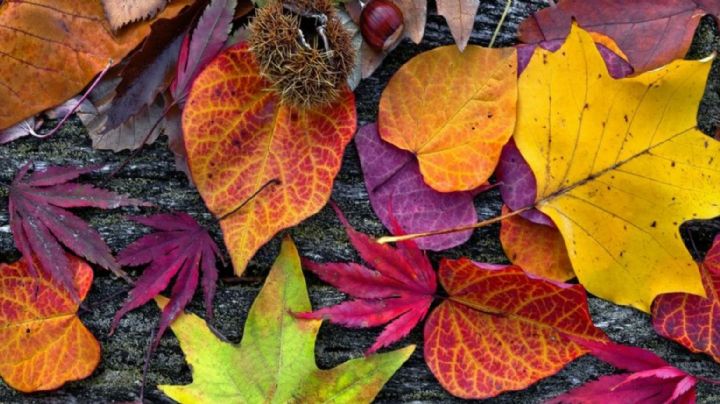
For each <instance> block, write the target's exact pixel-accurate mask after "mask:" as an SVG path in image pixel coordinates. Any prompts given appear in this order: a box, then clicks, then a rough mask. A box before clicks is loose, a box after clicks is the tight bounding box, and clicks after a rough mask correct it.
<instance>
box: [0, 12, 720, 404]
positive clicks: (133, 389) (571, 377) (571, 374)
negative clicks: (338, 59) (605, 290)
mask: <svg viewBox="0 0 720 404" xmlns="http://www.w3.org/2000/svg"><path fill="white" fill-rule="evenodd" d="M481 3H482V4H481V6H480V10H479V12H478V16H477V18H476V24H475V30H474V33H473V36H472V39H471V43H476V44H487V43H488V42H489V40H490V37H491V35H492V32H493V30H494V29H495V26H496V24H497V21H498V20H499V17H500V14H501V12H502V8H503V7H504V4H505V2H504V1H503V0H492V1H491V0H483V1H482V2H481ZM544 4H545V1H541V0H522V1H520V0H518V1H515V2H514V4H513V8H512V11H511V13H510V15H509V16H508V18H507V20H506V23H505V25H504V26H503V29H502V30H501V33H500V36H499V39H498V45H510V44H512V43H514V37H515V29H516V26H517V24H518V23H519V21H521V20H522V18H524V17H525V16H527V15H529V14H530V13H532V12H533V11H534V10H536V9H538V8H540V7H542V6H543V5H544ZM434 8H435V7H434V5H433V4H431V15H430V16H429V18H428V23H427V30H426V33H425V38H424V40H423V42H422V43H421V44H420V45H414V44H411V43H409V42H405V43H403V44H402V45H401V46H400V47H399V48H398V49H396V50H395V51H394V52H393V53H392V54H391V55H390V56H389V57H388V58H387V59H386V61H385V64H384V65H383V66H382V67H381V69H379V70H378V71H377V72H376V73H375V74H374V75H373V76H372V77H371V78H369V79H368V80H365V81H364V82H363V83H362V84H361V86H360V87H359V88H358V89H357V92H356V94H357V101H358V112H359V120H360V122H361V123H366V122H370V121H373V120H375V116H376V114H377V103H378V100H379V98H380V94H381V92H382V89H383V88H384V87H385V85H386V84H387V81H388V80H389V78H390V77H391V76H392V74H393V73H394V72H395V71H396V70H397V69H398V68H399V67H400V66H401V65H402V64H403V63H405V62H406V61H407V60H409V59H410V58H411V57H412V56H414V55H416V54H418V53H420V52H422V51H424V50H428V49H432V48H434V47H436V46H439V45H445V44H451V43H452V38H451V37H450V33H449V30H448V28H447V26H446V24H445V21H444V20H443V18H441V17H439V16H437V15H436V13H435V11H434ZM717 43H718V35H717V31H716V29H715V28H714V25H713V23H712V21H711V20H710V19H706V20H705V21H704V23H703V25H702V27H701V29H700V31H699V33H698V35H697V36H696V41H695V44H694V48H693V52H691V53H692V55H694V56H702V55H705V54H707V53H708V52H710V51H712V50H713V49H715V48H716V46H717ZM438 79H442V78H441V77H439V78H438ZM718 98H719V97H718V69H717V66H715V67H714V69H713V74H712V80H711V82H710V84H709V88H708V91H707V94H706V99H705V101H704V103H703V105H702V108H701V113H700V116H699V120H700V125H701V128H702V129H703V130H705V131H706V132H708V133H711V132H712V131H713V130H714V126H715V125H716V121H717V118H716V117H718V116H720V108H719V107H718V106H719V105H720V103H719V102H718ZM126 156H127V153H121V154H113V153H110V152H103V151H96V150H93V149H92V148H91V147H90V141H89V139H88V138H87V136H86V134H85V131H84V129H83V128H82V127H81V126H80V125H79V123H78V121H77V120H75V121H72V122H71V123H70V124H69V125H67V126H66V127H65V128H64V129H63V130H62V131H61V133H60V134H58V135H57V136H55V137H53V138H51V139H47V140H38V139H33V138H28V139H23V140H20V141H17V142H15V143H13V144H11V145H8V146H2V147H0V262H9V261H11V260H14V259H16V258H17V256H18V255H17V252H16V251H15V250H14V248H13V244H12V237H11V235H10V233H9V229H7V226H6V225H7V221H8V217H7V201H6V196H7V184H8V183H9V182H10V180H11V179H12V177H13V175H14V173H15V171H16V170H17V169H18V168H19V167H20V166H21V165H22V164H24V163H25V162H27V161H34V162H36V163H37V164H39V165H42V164H76V165H85V164H90V163H100V162H102V163H117V162H119V161H122V160H123V159H124V158H125V157H126ZM90 181H91V182H94V183H98V184H99V183H101V182H103V181H104V178H103V174H102V173H101V174H97V175H93V176H91V177H90ZM105 186H107V187H109V188H111V189H113V190H116V191H119V192H126V193H129V194H131V195H132V196H135V197H139V198H143V199H145V200H148V201H150V202H153V203H154V204H156V205H157V206H158V207H159V209H160V210H180V211H185V212H188V213H190V214H192V215H193V216H195V217H196V218H198V219H199V220H200V221H201V222H202V223H203V224H205V225H207V226H208V227H209V228H211V229H212V232H213V233H214V235H215V236H216V239H218V240H220V239H221V237H220V231H219V228H218V226H217V225H216V223H215V222H214V220H213V218H212V217H211V215H210V214H209V213H208V212H207V210H206V209H205V207H204V205H203V204H202V200H201V199H200V197H199V196H198V194H197V192H196V191H195V190H194V189H193V188H191V187H189V186H188V184H187V181H186V179H185V178H184V176H183V175H182V174H180V173H177V172H175V171H174V167H173V159H172V156H171V155H170V153H169V152H168V151H167V149H166V147H165V144H164V142H160V143H158V144H156V145H153V146H151V147H149V148H147V150H145V151H144V152H143V153H142V155H141V156H140V157H138V158H137V159H135V160H134V161H133V162H132V164H131V165H130V166H129V167H128V168H127V169H126V170H125V171H124V172H123V173H122V174H121V175H120V176H118V177H117V178H114V179H112V180H110V181H108V182H107V183H106V184H105ZM333 198H334V199H335V200H336V201H337V202H338V204H339V205H340V206H341V207H342V208H343V210H344V211H345V212H346V214H347V216H348V217H349V219H350V221H351V222H352V223H353V225H354V226H356V227H357V228H359V229H360V230H362V231H365V232H368V233H371V234H375V235H380V234H383V233H384V229H383V227H382V225H381V224H380V223H379V221H378V220H377V218H376V217H375V215H374V214H373V212H372V210H371V208H370V204H369V202H368V200H367V193H366V191H365V188H364V186H363V182H362V177H361V172H360V165H359V162H358V159H357V153H356V151H355V149H354V147H353V146H352V145H351V146H350V147H349V148H348V150H347V152H346V153H345V159H344V162H343V167H342V170H341V172H340V175H339V176H338V178H337V180H336V182H335V186H334V190H333ZM476 207H477V210H478V212H479V214H480V215H481V216H482V217H490V216H494V215H496V214H497V213H498V212H499V208H500V201H499V197H498V194H497V193H496V192H489V193H487V194H484V195H482V196H480V197H479V198H478V199H477V201H476ZM151 211H152V210H148V209H144V210H139V209H132V208H130V209H119V210H115V211H110V212H105V211H99V210H85V211H81V212H80V215H81V216H82V217H83V218H85V219H87V220H89V221H90V223H91V224H92V225H93V226H95V227H96V228H97V229H98V230H99V231H100V232H101V233H102V235H103V237H105V239H106V240H107V242H108V244H109V245H110V246H111V247H112V248H113V250H114V251H118V250H119V249H121V248H123V247H124V246H125V245H127V244H128V243H130V242H131V241H133V240H135V239H136V238H137V237H138V236H139V235H141V234H142V233H143V232H144V231H145V230H144V229H142V228H141V227H139V226H136V225H134V224H132V223H130V222H128V221H126V220H124V215H126V214H136V213H141V212H142V213H150V212H151ZM717 229H718V222H706V223H702V224H700V223H696V224H690V225H686V226H685V227H684V230H683V231H684V234H685V235H686V239H688V237H687V235H688V234H692V239H693V241H694V242H695V244H696V245H697V248H698V249H699V250H700V251H704V250H705V249H706V248H707V246H708V245H709V243H710V242H711V240H712V235H713V234H714V233H715V232H716V231H717ZM288 232H289V233H290V234H292V235H293V237H294V239H295V240H296V242H297V244H298V246H299V249H300V251H301V253H302V254H304V255H306V256H308V257H310V258H313V259H317V260H323V261H350V260H357V259H358V257H357V255H356V254H355V253H354V251H353V250H352V249H351V248H350V246H349V245H348V243H347V239H346V237H345V235H344V232H343V230H342V229H341V228H340V226H339V223H338V222H337V220H336V219H335V217H334V215H333V214H332V213H331V212H330V210H329V209H327V208H326V209H324V210H323V211H322V212H321V213H319V214H318V215H316V216H315V217H312V218H310V219H308V220H306V221H305V222H304V223H302V224H301V225H300V226H298V227H296V228H294V229H291V230H289V231H288ZM497 236H498V228H497V226H491V227H488V228H484V229H480V230H478V231H477V232H476V233H475V235H474V236H473V238H472V239H471V240H470V241H469V242H468V243H466V244H465V245H463V246H461V247H459V248H456V249H453V250H451V251H448V252H446V253H444V254H443V255H444V256H451V257H460V256H468V257H471V258H473V259H475V260H478V261H486V262H495V263H502V262H506V258H505V257H504V255H503V253H502V249H501V248H500V245H499V241H498V237H497ZM278 245H279V243H278V238H277V237H276V239H275V240H273V241H272V242H271V243H269V244H268V246H266V247H264V248H263V249H262V250H261V251H260V252H259V253H258V255H257V256H256V257H255V259H254V260H253V261H252V263H251V264H250V266H249V268H248V270H247V272H246V275H245V277H244V278H246V279H244V280H243V282H241V283H240V284H236V285H234V286H228V285H221V286H220V288H219V291H218V295H217V297H216V313H215V315H216V320H215V323H214V324H215V326H216V327H217V328H218V329H219V330H220V331H221V332H222V333H223V334H225V335H226V336H227V337H228V338H229V339H230V340H232V341H234V342H237V341H239V340H240V338H241V334H242V325H243V323H244V320H245V316H246V315H247V310H248V308H249V306H250V303H251V302H252V300H253V299H254V298H255V296H256V294H257V292H258V290H259V287H260V286H261V284H262V280H263V277H264V276H265V274H266V273H267V271H268V269H269V267H270V265H271V263H272V261H273V260H274V258H275V255H276V253H277V250H278ZM438 257H439V255H438V254H433V255H432V258H433V259H434V260H437V258H438ZM231 273H232V270H231V269H230V268H224V269H223V274H224V275H225V276H230V275H231ZM308 284H309V289H310V294H311V299H312V301H313V305H314V306H315V307H318V306H325V305H329V304H332V303H336V302H338V301H340V300H342V299H343V296H342V295H341V294H339V293H338V292H337V291H335V290H333V289H332V288H330V287H328V286H326V285H323V284H322V283H321V282H319V281H318V279H317V278H315V277H313V276H308ZM127 289H128V286H127V285H126V284H125V283H124V282H122V281H120V280H116V279H113V278H112V277H111V276H109V275H108V274H107V273H104V272H102V271H97V279H96V281H95V283H94V286H93V289H92V291H91V293H90V296H89V297H88V299H87V302H86V304H85V305H84V310H83V311H82V313H81V317H82V320H83V321H84V322H85V323H86V324H87V326H88V327H89V328H90V329H91V330H92V332H93V333H94V334H95V335H96V336H97V337H98V339H99V340H100V341H101V343H102V346H103V360H102V363H101V365H100V367H99V368H98V370H97V371H96V372H95V373H94V374H93V376H92V377H90V378H88V379H86V380H83V381H79V382H74V383H70V384H68V385H67V386H65V387H64V388H62V389H60V390H58V391H55V392H51V393H44V394H34V395H28V396H23V395H20V394H18V393H16V392H14V391H13V390H11V389H9V388H8V387H7V386H5V385H4V384H2V383H1V382H0V402H58V403H60V402H62V403H65V402H83V403H85V402H109V401H128V400H133V399H136V398H137V394H138V392H139V383H140V382H139V381H140V378H141V371H142V365H143V356H144V351H145V349H146V347H147V345H148V339H149V336H150V332H151V331H152V330H153V329H154V328H155V324H156V321H157V317H158V316H157V310H156V309H155V308H153V307H145V308H143V309H141V310H138V311H136V312H133V313H131V314H129V315H128V316H127V317H126V319H125V320H123V321H122V322H121V325H120V327H119V329H118V330H117V331H116V333H115V335H114V336H112V337H108V336H107V331H108V328H109V325H110V320H111V318H112V316H113V314H114V312H115V310H117V308H118V307H119V305H120V304H121V302H122V299H123V298H124V294H123V292H124V291H126V290H127ZM590 305H591V309H592V312H593V317H594V320H595V322H596V324H597V325H598V326H600V327H601V328H603V329H604V330H605V331H607V332H608V334H609V335H610V336H611V337H612V338H614V339H616V340H617V341H619V342H623V343H630V344H637V345H640V346H643V347H648V348H651V349H653V350H654V351H655V352H657V353H659V354H660V355H662V356H663V357H664V358H666V359H667V360H669V361H671V362H672V363H673V364H674V365H677V366H679V367H681V368H682V369H686V370H690V371H693V372H697V373H698V374H701V375H704V376H709V377H715V378H720V367H718V365H717V364H715V363H714V362H712V361H711V360H709V359H708V358H707V357H705V356H703V355H693V354H690V353H688V352H687V351H686V350H684V349H683V348H681V347H679V346H678V345H677V344H674V343H670V342H667V341H665V340H663V339H662V338H660V337H658V336H657V335H656V334H655V333H654V332H653V330H652V327H651V325H650V321H649V318H648V316H646V315H644V314H642V313H639V312H637V311H634V310H631V309H627V308H622V307H617V306H615V305H612V304H610V303H607V302H605V301H602V300H600V299H596V298H591V299H590ZM191 309H192V310H193V311H195V312H197V313H199V314H202V307H201V304H200V299H197V298H196V299H195V301H194V302H193V303H192V305H191ZM377 332H378V330H346V329H343V328H340V327H336V326H332V325H324V326H323V328H322V329H321V332H320V336H319V339H318V344H317V348H316V354H317V357H318V362H319V364H320V365H321V366H322V367H330V366H334V365H336V364H338V363H340V362H342V361H345V360H347V359H349V358H352V357H357V356H360V355H362V352H363V350H364V349H365V348H366V347H368V346H369V345H370V344H371V343H372V341H373V338H374V337H375V336H376V335H377ZM407 343H414V344H417V346H418V349H417V350H416V352H415V354H414V355H413V356H412V358H411V359H410V360H409V361H408V363H407V364H406V365H405V366H404V367H403V368H402V369H401V370H400V371H399V372H398V373H397V375H396V376H395V377H394V378H393V379H392V380H391V381H390V382H389V383H388V384H387V385H386V387H385V389H384V390H383V391H382V392H381V394H380V396H379V397H378V401H379V402H388V403H390V402H392V403H394V402H407V401H420V402H440V401H441V402H455V401H460V400H457V399H454V398H453V397H451V396H449V395H448V394H447V393H445V392H444V391H443V389H442V388H441V387H440V385H439V384H438V383H437V382H436V381H435V379H434V377H433V376H432V374H431V373H430V372H429V370H428V369H427V367H426V366H425V364H424V362H423V359H422V330H421V329H417V330H415V331H414V332H413V333H412V334H411V335H410V337H408V338H407V339H406V340H405V341H403V342H402V343H399V344H398V346H401V345H405V344H407ZM610 372H612V368H610V367H609V366H607V365H604V364H602V363H601V362H599V361H597V360H595V359H593V358H589V357H586V358H581V359H579V360H577V361H575V362H573V363H572V364H570V365H568V366H567V367H566V368H565V369H564V370H563V371H561V372H560V373H558V374H557V375H555V376H553V377H550V378H548V379H545V380H543V381H541V382H539V383H537V384H536V385H534V386H532V387H531V388H529V389H527V390H524V391H521V392H514V393H507V394H503V395H501V396H500V397H497V398H496V399H494V400H492V401H493V402H499V403H511V402H512V403H514V402H539V401H542V400H544V399H547V398H550V397H553V396H555V395H557V394H559V393H562V392H564V391H566V390H568V389H570V388H572V387H575V386H577V385H579V384H581V383H582V382H584V381H585V380H588V379H591V378H594V377H597V376H599V375H602V374H607V373H610ZM190 381H191V375H190V371H189V368H188V367H187V365H186V364H185V361H184V358H183V356H182V353H181V352H180V350H179V347H178V345H177V341H176V340H175V338H174V337H173V336H171V335H168V336H167V337H165V338H164V340H163V342H162V344H161V346H160V349H159V350H158V352H157V354H156V355H155V358H154V360H153V362H152V365H151V367H150V371H149V374H148V389H147V394H146V398H147V399H148V400H149V401H152V402H166V401H168V400H167V399H166V398H164V396H163V395H162V394H161V393H160V392H159V391H158V390H157V389H156V388H155V385H156V384H160V383H173V384H184V383H189V382H190ZM700 398H701V401H703V402H717V401H720V393H719V392H718V391H717V390H715V391H712V389H711V388H709V387H707V386H705V387H702V388H701V389H700Z"/></svg>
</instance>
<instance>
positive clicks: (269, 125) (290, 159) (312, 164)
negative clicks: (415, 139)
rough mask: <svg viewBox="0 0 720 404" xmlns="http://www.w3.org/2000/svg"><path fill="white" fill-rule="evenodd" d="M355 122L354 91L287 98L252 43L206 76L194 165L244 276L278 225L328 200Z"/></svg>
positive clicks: (199, 83) (194, 111) (200, 88)
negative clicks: (301, 101)
mask: <svg viewBox="0 0 720 404" xmlns="http://www.w3.org/2000/svg"><path fill="white" fill-rule="evenodd" d="M355 126H356V115H355V97H354V95H353V94H352V92H350V90H349V89H347V90H346V91H345V92H344V93H343V95H342V96H341V98H340V99H339V100H338V101H336V102H335V103H333V104H331V105H328V106H323V107H318V108H313V109H302V110H301V109H296V108H294V107H291V106H289V105H283V104H281V103H280V97H279V95H278V94H277V93H276V92H274V91H272V90H270V86H269V83H268V82H267V81H266V80H265V79H263V78H262V77H260V74H259V71H258V66H257V63H256V61H255V58H254V56H253V54H252V53H251V52H250V50H249V49H248V46H247V44H244V43H243V44H240V45H237V46H235V47H233V48H230V49H228V50H227V51H225V52H224V53H222V54H220V55H219V56H218V57H217V58H216V59H215V60H213V61H212V62H210V64H209V65H208V66H207V68H206V69H205V70H204V71H203V72H202V73H201V74H200V75H199V76H198V77H197V79H196V80H195V82H194V84H193V87H192V90H191V91H190V95H189V97H188V101H187V104H186V107H185V111H184V113H183V131H184V134H185V147H186V149H187V154H188V163H189V166H190V172H191V173H192V177H193V180H194V181H195V184H196V185H197V188H198V190H199V191H200V194H201V195H202V197H203V199H204V200H205V204H206V205H207V207H208V209H210V211H212V212H213V214H215V216H217V217H219V218H220V219H221V220H220V226H221V228H222V230H223V233H224V237H225V244H226V245H227V247H228V250H229V251H230V255H231V257H232V261H233V264H234V267H235V273H236V274H238V275H239V274H242V273H243V271H244V270H245V267H246V266H247V263H248V261H250V259H251V258H252V256H253V255H254V254H255V252H256V251H257V250H258V249H259V248H260V247H261V246H262V245H263V244H265V243H266V242H267V241H268V240H270V239H271V238H272V237H273V236H274V235H275V234H276V233H277V232H278V231H280V230H282V229H285V228H287V227H290V226H294V225H296V224H298V223H300V222H301V221H302V220H304V219H305V218H307V217H309V216H311V215H313V214H315V213H316V212H317V211H319V210H320V209H321V208H322V207H323V206H324V205H325V203H326V202H327V201H328V199H329V197H330V192H331V190H332V184H333V180H334V178H335V175H336V174H337V173H338V171H339V169H340V162H341V159H342V155H343V151H344V150H345V146H346V145H347V144H348V142H349V141H350V139H351V138H352V136H353V134H354V133H355ZM273 180H276V181H279V184H278V183H274V184H272V185H269V186H268V187H266V188H264V189H262V188H263V186H265V185H266V184H268V183H270V182H273ZM258 191H259V193H258V194H257V195H255V196H254V194H255V193H257V192H258Z"/></svg>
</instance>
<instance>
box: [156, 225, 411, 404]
mask: <svg viewBox="0 0 720 404" xmlns="http://www.w3.org/2000/svg"><path fill="white" fill-rule="evenodd" d="M164 304H165V303H163V302H162V301H161V302H160V305H161V306H162V305H164ZM309 310H311V307H310V299H309V298H308V295H307V290H306V289H305V280H304V279H303V275H302V270H301V268H300V258H299V257H298V253H297V250H296V248H295V245H294V244H293V242H292V241H291V240H290V239H289V238H286V239H285V240H284V241H283V243H282V248H281V250H280V256H279V257H278V259H277V261H275V264H274V265H273V267H272V269H271V270H270V274H269V275H268V277H267V280H266V281H265V285H264V286H263V288H262V290H261V291H260V294H259V295H258V297H257V298H256V299H255V302H254V303H253V305H252V307H251V308H250V313H249V314H248V318H247V321H246V322H245V330H244V332H243V339H242V341H241V342H240V345H233V344H229V343H227V342H222V341H220V340H218V338H217V337H216V336H215V335H214V334H213V333H212V332H211V331H210V329H208V328H207V326H206V325H205V324H204V322H203V321H202V320H201V319H200V318H198V317H197V316H195V315H192V314H183V315H180V316H179V317H178V318H177V320H176V321H175V322H174V323H173V324H172V326H171V327H172V330H173V332H174V333H175V335H176V336H177V337H178V339H179V340H180V347H181V348H182V350H183V352H184V353H185V358H186V359H187V361H188V363H189V364H190V367H191V369H192V373H193V382H192V384H190V385H186V386H171V385H160V386H158V387H159V388H160V390H162V391H163V392H164V393H165V394H167V395H168V396H169V397H170V398H172V399H173V400H176V401H178V402H180V403H197V402H222V401H227V400H228V398H229V397H231V398H232V400H233V401H239V402H278V403H283V402H291V401H292V402H308V403H310V402H338V403H343V402H371V401H372V400H373V398H374V397H375V395H376V394H377V393H378V392H379V391H380V389H381V388H382V386H383V385H384V384H385V382H386V381H387V380H388V379H389V378H390V377H391V376H392V375H393V373H395V371H396V370H397V369H398V368H399V367H400V366H401V365H402V364H403V363H404V362H405V361H406V360H407V358H408V357H409V356H410V354H411V353H412V352H413V350H414V349H415V347H414V346H408V347H406V348H402V349H399V350H396V351H392V352H388V353H383V354H378V355H371V356H368V357H365V358H358V359H353V360H350V361H348V362H345V363H343V364H341V365H339V366H337V367H335V368H332V369H328V370H322V369H318V368H317V366H316V364H315V353H314V351H315V338H316V336H317V332H318V330H319V328H320V323H321V322H320V321H318V320H298V319H295V318H294V317H293V316H292V315H291V314H290V312H291V311H292V312H298V311H309Z"/></svg>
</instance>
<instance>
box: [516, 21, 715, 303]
mask: <svg viewBox="0 0 720 404" xmlns="http://www.w3.org/2000/svg"><path fill="white" fill-rule="evenodd" d="M710 65H711V63H710V62H709V61H708V60H703V61H675V62H673V63H672V64H670V65H668V66H665V67H663V68H661V69H657V70H654V71H651V72H647V73H644V74H642V75H639V76H636V77H631V78H625V79H621V80H615V79H613V78H612V77H611V76H610V74H609V73H608V71H607V68H606V67H605V63H604V62H603V59H602V58H601V56H600V54H599V53H598V51H597V49H596V48H595V45H594V43H593V40H592V38H591V37H590V35H589V34H588V33H587V32H585V31H583V30H582V29H580V28H578V27H576V26H575V27H573V28H572V30H571V32H570V35H569V36H568V38H567V41H566V42H565V44H564V45H563V46H562V48H560V49H559V50H558V51H556V52H549V51H545V50H542V49H538V51H537V52H536V53H535V55H534V56H533V58H532V60H531V62H530V64H529V65H528V67H527V69H526V70H525V72H524V73H523V74H522V76H521V78H520V81H519V101H518V122H517V127H516V132H515V141H516V142H517V145H518V148H519V149H520V151H521V153H522V154H523V156H524V157H525V158H526V159H527V161H528V163H529V164H530V166H531V168H532V171H533V172H534V173H535V176H536V178H537V185H538V191H537V207H538V208H539V209H540V210H541V211H542V212H544V213H545V214H547V215H549V216H550V217H552V219H553V220H554V221H555V223H556V224H557V226H558V228H559V230H560V232H561V233H562V234H563V237H564V238H565V244H566V246H567V249H568V253H569V255H570V260H571V261H572V264H573V268H574V269H575V272H576V274H577V276H578V278H579V280H580V282H581V283H582V284H583V285H584V286H585V287H586V288H587V289H588V290H589V291H590V292H592V293H594V294H595V295H597V296H600V297H603V298H605V299H609V300H611V301H613V302H615V303H618V304H626V305H631V306H634V307H636V308H638V309H641V310H643V311H648V310H649V307H650V304H651V302H652V300H653V299H654V297H655V296H657V295H658V294H661V293H668V292H680V291H683V292H687V293H693V294H698V295H703V294H704V292H703V287H702V283H701V281H700V274H699V272H698V269H697V265H696V264H695V263H694V262H693V260H692V257H691V256H690V254H689V252H688V251H687V249H686V248H685V245H684V244H683V241H682V238H681V236H680V233H679V226H680V225H681V224H682V223H683V222H684V221H687V220H691V219H707V218H712V217H715V216H717V215H720V158H717V159H716V158H715V157H716V156H720V145H719V144H718V142H716V141H715V140H713V139H711V138H710V137H707V136H705V135H703V134H702V133H701V132H700V131H699V130H697V128H696V125H697V123H696V116H697V110H698V106H699V103H700V99H701V97H702V95H703V92H704V89H705V82H706V80H707V76H708V72H709V70H710Z"/></svg>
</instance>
